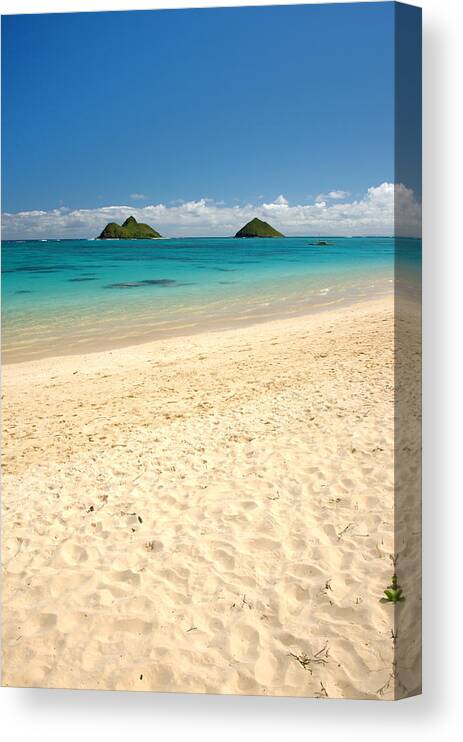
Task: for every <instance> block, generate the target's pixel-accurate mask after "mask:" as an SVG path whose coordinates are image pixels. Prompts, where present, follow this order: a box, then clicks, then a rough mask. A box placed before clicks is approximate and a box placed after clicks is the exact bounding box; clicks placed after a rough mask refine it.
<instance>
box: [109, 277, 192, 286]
mask: <svg viewBox="0 0 463 742" xmlns="http://www.w3.org/2000/svg"><path fill="white" fill-rule="evenodd" d="M176 283H177V281H174V280H172V279H171V278H156V279H147V280H146V281H125V282H124V283H109V284H108V285H107V286H105V288H107V289H136V288H139V287H140V286H173V285H174V284H176Z"/></svg>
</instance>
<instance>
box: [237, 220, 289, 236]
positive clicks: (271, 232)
mask: <svg viewBox="0 0 463 742" xmlns="http://www.w3.org/2000/svg"><path fill="white" fill-rule="evenodd" d="M235 237H284V234H281V232H278V231H277V230H276V229H274V228H273V227H272V225H271V224H268V222H263V221H262V219H258V218H257V217H255V218H254V219H251V221H250V222H248V223H247V224H245V225H244V227H242V228H241V229H240V230H239V232H237V233H236V234H235Z"/></svg>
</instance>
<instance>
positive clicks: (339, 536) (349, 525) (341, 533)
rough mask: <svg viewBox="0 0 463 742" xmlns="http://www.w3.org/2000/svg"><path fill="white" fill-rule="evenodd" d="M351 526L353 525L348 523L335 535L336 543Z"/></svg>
mask: <svg viewBox="0 0 463 742" xmlns="http://www.w3.org/2000/svg"><path fill="white" fill-rule="evenodd" d="M353 525H354V524H353V523H348V524H347V526H346V527H345V528H343V529H342V531H339V533H338V534H337V536H338V541H340V540H341V539H342V537H343V536H344V534H345V533H346V531H348V530H349V528H351V526H353Z"/></svg>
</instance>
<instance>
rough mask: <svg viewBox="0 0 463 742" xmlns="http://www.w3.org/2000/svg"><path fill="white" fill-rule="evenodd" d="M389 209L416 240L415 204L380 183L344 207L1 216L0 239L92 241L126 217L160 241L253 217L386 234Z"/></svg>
mask: <svg viewBox="0 0 463 742" xmlns="http://www.w3.org/2000/svg"><path fill="white" fill-rule="evenodd" d="M394 207H395V216H396V221H398V222H399V224H400V230H398V231H400V234H402V235H419V234H420V224H421V205H420V204H419V203H418V202H417V201H416V198H415V195H414V193H413V191H412V190H411V189H409V188H406V187H405V186H403V185H400V184H399V185H396V186H394V184H393V183H382V184H381V185H379V186H374V187H372V188H369V189H368V191H367V193H366V194H365V195H364V196H363V197H362V198H360V199H357V200H353V201H350V202H348V203H337V202H336V199H335V202H334V203H333V202H332V201H329V200H321V201H317V202H315V203H311V204H293V205H292V204H290V203H288V201H287V199H286V198H285V197H284V196H278V198H277V199H275V201H273V202H270V203H265V202H264V203H259V204H251V203H248V204H244V205H240V204H236V205H229V206H227V205H225V204H223V202H217V201H213V200H211V199H207V198H201V199H199V200H197V201H186V202H181V203H172V204H169V205H165V204H162V203H160V204H152V205H149V206H140V207H138V206H128V205H121V206H103V207H101V208H95V209H66V208H63V207H61V208H57V209H52V210H51V211H38V210H36V211H21V212H17V213H4V214H3V215H2V224H3V238H4V239H25V238H28V237H29V238H47V237H68V238H70V237H95V236H97V235H98V234H99V233H100V232H101V230H102V229H103V227H104V226H105V225H106V224H107V223H108V222H118V223H121V222H123V221H124V220H125V219H126V218H127V217H128V216H130V215H131V214H133V216H134V217H135V218H136V219H137V220H139V221H143V222H146V223H148V224H151V225H152V226H153V227H154V228H155V229H158V230H159V231H160V232H161V234H163V235H165V236H177V235H178V236H195V235H196V236H206V235H211V236H213V235H218V236H220V235H233V234H234V233H235V232H236V231H237V230H238V229H239V228H240V227H242V226H243V224H245V223H246V222H248V221H249V220H250V219H252V218H253V217H255V216H257V217H259V218H260V219H264V220H265V221H269V222H270V223H271V224H272V225H273V226H274V227H276V228H277V229H279V230H280V231H282V232H283V233H284V234H288V235H291V234H294V235H297V234H299V235H304V234H305V235H311V234H312V235H317V234H323V235H329V234H332V235H334V234H337V235H362V234H376V235H381V234H383V235H391V234H393V233H394Z"/></svg>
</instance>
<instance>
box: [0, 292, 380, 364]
mask: <svg viewBox="0 0 463 742" xmlns="http://www.w3.org/2000/svg"><path fill="white" fill-rule="evenodd" d="M391 296H393V290H392V289H391V290H390V291H389V292H385V293H382V294H381V295H379V296H378V295H377V293H374V294H372V295H369V296H365V297H364V298H363V299H359V297H358V296H353V297H348V298H343V299H333V301H324V302H323V303H319V304H315V303H313V304H307V305H304V307H301V308H299V309H296V308H294V305H293V307H292V308H290V309H288V312H287V314H286V315H284V316H281V312H280V316H277V315H276V313H275V314H273V313H271V314H268V315H265V314H257V312H254V314H253V315H252V316H246V317H240V316H238V315H230V317H228V318H224V317H219V319H217V320H216V321H213V320H212V319H207V320H204V319H203V320H202V321H201V324H200V326H197V325H194V326H189V327H188V328H187V329H186V328H185V325H184V324H179V325H178V326H177V327H176V328H175V327H169V328H168V329H167V330H166V332H167V333H168V334H166V335H163V334H161V330H160V328H159V327H156V329H155V330H154V332H156V333H159V334H158V335H157V336H156V337H145V339H140V340H135V341H133V339H132V338H126V339H125V340H123V339H121V341H120V342H116V341H115V339H112V342H111V343H110V344H109V345H108V346H107V347H104V348H101V347H95V348H94V349H91V348H89V349H86V350H84V351H82V352H73V351H69V352H55V351H54V350H52V349H50V350H49V352H45V353H44V355H41V356H40V357H39V358H29V359H18V360H15V359H12V360H3V356H4V354H5V353H11V351H5V350H3V349H2V367H3V368H7V367H8V366H18V365H19V364H22V363H33V362H40V361H41V360H45V359H47V358H49V359H53V358H54V359H59V358H68V357H72V356H80V355H94V354H95V353H107V352H110V351H117V350H123V349H128V348H138V347H139V346H141V345H146V344H150V343H156V342H164V341H168V340H170V339H175V338H188V337H195V336H197V335H202V334H217V333H222V332H228V331H230V332H233V331H234V330H245V329H246V328H248V327H254V326H258V325H265V324H267V323H269V322H280V321H282V322H284V321H286V320H291V319H297V318H300V317H306V316H307V317H309V316H310V317H311V316H317V315H318V314H325V313H327V312H328V313H329V312H333V311H342V310H343V309H346V308H349V307H355V306H357V305H363V304H365V303H369V302H372V301H382V300H385V299H387V298H389V297H391ZM230 323H231V324H230ZM149 334H151V333H149ZM95 342H98V344H100V345H101V339H98V341H95Z"/></svg>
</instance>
